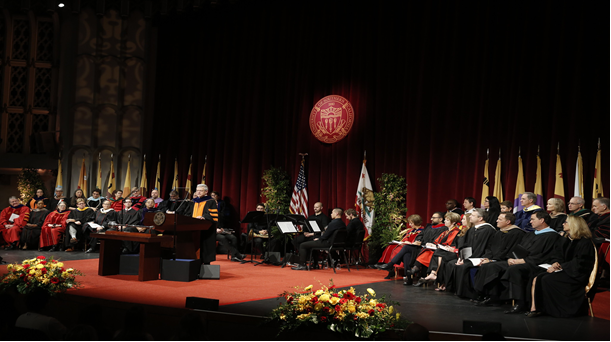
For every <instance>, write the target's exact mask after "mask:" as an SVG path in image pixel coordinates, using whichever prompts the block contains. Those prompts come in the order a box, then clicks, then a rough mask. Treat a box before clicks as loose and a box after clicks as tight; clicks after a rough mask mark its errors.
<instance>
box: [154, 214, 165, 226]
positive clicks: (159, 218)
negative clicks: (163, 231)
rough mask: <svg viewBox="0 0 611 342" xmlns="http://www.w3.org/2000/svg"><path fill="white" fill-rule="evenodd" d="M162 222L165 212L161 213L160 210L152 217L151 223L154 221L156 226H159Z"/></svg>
mask: <svg viewBox="0 0 611 342" xmlns="http://www.w3.org/2000/svg"><path fill="white" fill-rule="evenodd" d="M164 222H165V214H164V213H162V212H161V211H158V212H156V213H155V216H154V217H153V223H155V224H156V225H158V226H161V225H162V224H163V223H164Z"/></svg>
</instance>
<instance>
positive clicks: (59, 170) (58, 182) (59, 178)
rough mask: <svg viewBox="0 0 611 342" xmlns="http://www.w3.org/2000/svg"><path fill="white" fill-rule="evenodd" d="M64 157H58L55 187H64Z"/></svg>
mask: <svg viewBox="0 0 611 342" xmlns="http://www.w3.org/2000/svg"><path fill="white" fill-rule="evenodd" d="M62 184H63V183H62V159H61V157H60V158H59V159H57V179H56V180H55V188H57V187H58V186H61V187H62V188H63V187H64V186H63V185H62Z"/></svg>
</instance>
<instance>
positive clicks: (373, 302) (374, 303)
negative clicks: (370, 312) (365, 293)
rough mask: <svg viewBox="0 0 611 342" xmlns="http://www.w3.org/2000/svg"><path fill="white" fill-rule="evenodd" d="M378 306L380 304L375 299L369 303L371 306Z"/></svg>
mask: <svg viewBox="0 0 611 342" xmlns="http://www.w3.org/2000/svg"><path fill="white" fill-rule="evenodd" d="M376 304H378V301H377V300H375V299H372V300H370V301H369V305H371V306H376Z"/></svg>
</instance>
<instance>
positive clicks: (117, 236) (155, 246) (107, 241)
mask: <svg viewBox="0 0 611 342" xmlns="http://www.w3.org/2000/svg"><path fill="white" fill-rule="evenodd" d="M143 225H146V226H155V230H156V231H158V232H163V233H164V234H163V235H156V234H146V233H133V232H119V231H112V230H108V231H106V232H104V233H92V234H91V235H90V236H91V237H95V238H97V239H99V240H100V261H99V266H98V275H101V276H107V275H114V274H119V259H120V257H121V250H122V249H123V247H122V241H134V242H139V243H140V256H139V264H138V280H139V281H146V280H157V279H159V271H160V264H161V248H162V247H166V248H173V247H174V241H176V258H177V259H199V253H200V241H199V235H200V231H202V230H208V229H210V227H211V226H212V222H209V221H206V220H199V219H196V218H193V217H188V216H182V215H176V214H163V213H159V212H157V213H146V215H145V216H144V222H143ZM174 232H176V236H173V234H174Z"/></svg>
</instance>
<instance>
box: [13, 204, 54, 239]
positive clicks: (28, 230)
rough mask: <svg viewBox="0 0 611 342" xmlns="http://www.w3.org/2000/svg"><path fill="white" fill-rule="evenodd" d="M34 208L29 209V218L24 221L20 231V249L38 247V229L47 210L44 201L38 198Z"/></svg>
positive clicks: (43, 220)
mask: <svg viewBox="0 0 611 342" xmlns="http://www.w3.org/2000/svg"><path fill="white" fill-rule="evenodd" d="M36 206H37V207H36V208H35V209H33V210H32V211H30V219H29V220H28V223H26V225H25V227H23V230H22V231H21V241H20V244H19V245H20V246H21V249H28V247H29V248H32V247H34V248H38V240H39V239H40V229H41V228H42V224H43V223H44V222H45V219H46V218H47V215H49V210H48V209H47V208H45V202H44V201H43V200H39V201H38V202H37V203H36Z"/></svg>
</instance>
